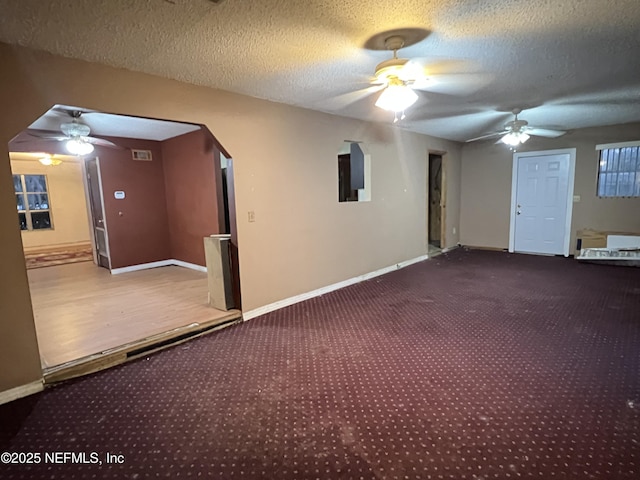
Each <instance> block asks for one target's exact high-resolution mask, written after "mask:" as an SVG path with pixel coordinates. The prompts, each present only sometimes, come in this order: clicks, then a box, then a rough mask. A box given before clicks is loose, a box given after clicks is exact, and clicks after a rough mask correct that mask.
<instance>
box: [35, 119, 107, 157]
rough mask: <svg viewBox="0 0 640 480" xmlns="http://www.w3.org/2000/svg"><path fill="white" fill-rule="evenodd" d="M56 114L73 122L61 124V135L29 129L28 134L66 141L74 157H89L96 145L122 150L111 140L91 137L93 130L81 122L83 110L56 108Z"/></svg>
mask: <svg viewBox="0 0 640 480" xmlns="http://www.w3.org/2000/svg"><path fill="white" fill-rule="evenodd" d="M53 110H54V111H56V112H60V113H63V114H65V115H67V116H69V117H70V119H71V121H69V122H64V123H61V124H60V132H61V133H51V131H49V130H36V129H28V130H27V133H28V134H29V135H31V136H33V137H38V138H42V139H46V140H57V141H59V142H63V141H66V144H65V147H66V149H67V150H68V151H69V153H72V154H74V155H87V154H89V153H91V152H93V150H94V145H98V146H101V147H109V148H120V147H118V145H116V144H115V143H113V142H110V141H109V140H104V139H102V138H97V137H91V136H90V133H91V128H90V127H89V125H87V124H86V123H83V122H81V121H80V117H81V116H82V115H83V114H85V113H91V112H83V111H82V110H76V109H66V108H62V107H56V108H54V109H53Z"/></svg>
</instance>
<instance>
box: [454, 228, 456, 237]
mask: <svg viewBox="0 0 640 480" xmlns="http://www.w3.org/2000/svg"><path fill="white" fill-rule="evenodd" d="M453 234H454V235H455V234H456V227H453Z"/></svg>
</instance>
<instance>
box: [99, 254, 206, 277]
mask: <svg viewBox="0 0 640 480" xmlns="http://www.w3.org/2000/svg"><path fill="white" fill-rule="evenodd" d="M169 266H176V267H184V268H189V269H191V270H197V271H199V272H205V273H206V272H207V267H203V266H202V265H196V264H195V263H189V262H183V261H182V260H175V259H173V258H171V259H169V260H160V261H158V262H150V263H141V264H139V265H131V266H129V267H122V268H114V269H113V270H111V275H119V274H121V273H129V272H137V271H138V270H148V269H150V268H158V267H169Z"/></svg>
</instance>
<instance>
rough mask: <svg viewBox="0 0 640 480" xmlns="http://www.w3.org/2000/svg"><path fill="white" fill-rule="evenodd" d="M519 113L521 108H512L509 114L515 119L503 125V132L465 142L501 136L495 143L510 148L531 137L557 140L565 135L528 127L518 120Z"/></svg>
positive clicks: (547, 129)
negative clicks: (500, 143) (503, 144)
mask: <svg viewBox="0 0 640 480" xmlns="http://www.w3.org/2000/svg"><path fill="white" fill-rule="evenodd" d="M521 112H522V109H521V108H514V109H513V110H512V111H511V113H513V115H514V116H515V118H514V119H513V120H511V121H509V122H507V123H505V125H504V129H503V130H501V131H499V132H493V133H488V134H486V135H482V136H480V137H476V138H471V139H469V140H467V142H475V141H476V140H484V139H487V138H492V137H500V136H501V138H500V139H499V140H498V141H497V142H496V143H499V142H502V143H505V144H507V145H509V146H510V147H516V146H518V145H520V144H521V143H524V142H526V141H527V140H529V138H530V137H531V136H532V135H533V136H536V137H547V138H557V137H560V136H562V135H564V134H565V133H567V132H565V131H563V130H552V129H549V128H538V127H532V126H529V122H527V121H526V120H520V119H519V118H518V115H519V114H520V113H521Z"/></svg>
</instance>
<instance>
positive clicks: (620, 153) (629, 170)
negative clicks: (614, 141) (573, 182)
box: [596, 142, 640, 197]
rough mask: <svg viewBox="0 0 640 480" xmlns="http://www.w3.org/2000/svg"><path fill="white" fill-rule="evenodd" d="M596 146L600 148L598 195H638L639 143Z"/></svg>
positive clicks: (639, 177)
mask: <svg viewBox="0 0 640 480" xmlns="http://www.w3.org/2000/svg"><path fill="white" fill-rule="evenodd" d="M630 143H631V142H630ZM598 147H601V148H598ZM607 147H610V148H607ZM596 148H597V149H598V150H600V163H599V166H598V196H599V197H640V144H639V143H638V142H632V144H631V145H629V144H618V145H598V146H597V147H596Z"/></svg>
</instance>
